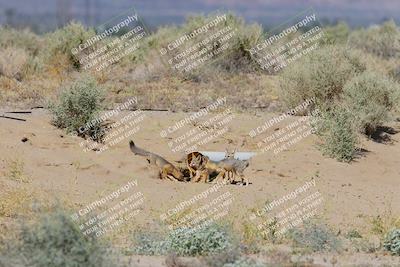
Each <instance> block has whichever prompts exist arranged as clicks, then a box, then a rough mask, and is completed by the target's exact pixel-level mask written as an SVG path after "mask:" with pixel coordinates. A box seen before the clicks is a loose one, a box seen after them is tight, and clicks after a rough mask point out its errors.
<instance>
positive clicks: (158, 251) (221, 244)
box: [133, 224, 234, 256]
mask: <svg viewBox="0 0 400 267" xmlns="http://www.w3.org/2000/svg"><path fill="white" fill-rule="evenodd" d="M135 243H136V245H135V247H134V248H133V252H134V253H137V254H144V255H167V254H168V253H170V252H173V253H175V254H176V255H178V256H198V255H208V254H211V253H218V252H221V251H226V250H228V249H231V248H233V246H234V241H233V239H232V236H231V234H230V232H229V231H228V230H227V229H226V228H225V227H222V226H219V225H217V224H210V225H207V226H205V227H202V228H201V229H198V230H197V231H194V232H187V231H185V230H183V231H179V230H177V231H172V232H170V233H168V234H167V235H166V236H165V237H162V236H160V235H157V234H156V235H154V234H150V233H141V232H139V233H137V235H136V236H135Z"/></svg>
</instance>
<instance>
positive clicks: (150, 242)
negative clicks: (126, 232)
mask: <svg viewBox="0 0 400 267" xmlns="http://www.w3.org/2000/svg"><path fill="white" fill-rule="evenodd" d="M134 240H135V247H134V248H133V253H135V254H138V255H167V254H168V252H169V246H168V243H167V242H166V241H165V237H163V236H162V235H161V234H160V233H156V232H148V231H139V232H137V233H136V234H135V236H134Z"/></svg>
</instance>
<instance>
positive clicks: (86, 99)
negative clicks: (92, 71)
mask: <svg viewBox="0 0 400 267" xmlns="http://www.w3.org/2000/svg"><path fill="white" fill-rule="evenodd" d="M102 99H103V91H102V90H101V89H99V88H98V85H97V83H96V81H95V80H94V79H92V78H87V77H85V78H82V79H80V80H77V81H76V82H74V83H73V84H72V85H71V86H70V87H69V88H67V89H65V90H63V91H62V92H61V94H60V96H59V100H58V103H55V104H54V103H52V104H50V110H51V112H52V114H53V119H52V123H53V124H54V125H55V126H56V127H58V128H62V129H66V130H67V132H68V133H77V134H78V135H79V136H83V137H85V136H89V137H91V138H92V139H93V140H95V141H98V142H101V141H102V140H103V138H104V135H105V129H104V127H103V124H102V123H101V122H99V121H98V120H97V119H98V116H99V112H100V110H101V108H102V104H101V101H102Z"/></svg>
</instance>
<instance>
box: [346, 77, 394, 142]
mask: <svg viewBox="0 0 400 267" xmlns="http://www.w3.org/2000/svg"><path fill="white" fill-rule="evenodd" d="M399 97H400V86H399V84H398V83H395V82H393V81H391V80H390V79H389V78H387V77H385V76H383V75H380V74H375V73H372V72H364V73H363V74H361V75H359V76H356V77H354V78H353V79H352V80H351V81H349V82H348V83H346V85H345V86H344V88H343V98H344V99H343V100H344V104H345V105H346V106H347V108H348V110H349V112H350V113H351V114H352V116H354V122H355V123H356V124H357V127H358V128H359V129H360V131H361V132H363V133H365V134H367V135H372V134H373V133H374V132H375V131H376V129H377V127H379V126H383V124H384V123H385V122H387V121H388V120H389V118H390V113H391V111H392V110H393V109H394V108H395V107H396V106H397V105H398V103H399V99H400V98H399Z"/></svg>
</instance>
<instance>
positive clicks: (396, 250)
mask: <svg viewBox="0 0 400 267" xmlns="http://www.w3.org/2000/svg"><path fill="white" fill-rule="evenodd" d="M383 247H384V248H385V249H386V250H387V251H390V252H391V253H392V254H394V255H397V256H400V229H393V230H391V231H389V232H388V233H387V235H386V238H385V241H384V243H383Z"/></svg>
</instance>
